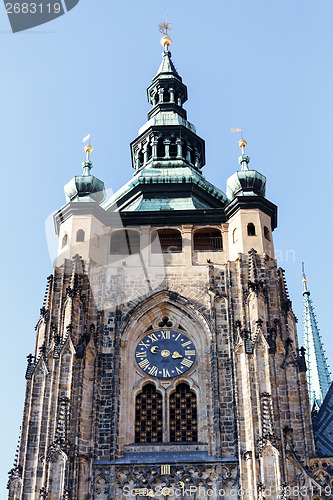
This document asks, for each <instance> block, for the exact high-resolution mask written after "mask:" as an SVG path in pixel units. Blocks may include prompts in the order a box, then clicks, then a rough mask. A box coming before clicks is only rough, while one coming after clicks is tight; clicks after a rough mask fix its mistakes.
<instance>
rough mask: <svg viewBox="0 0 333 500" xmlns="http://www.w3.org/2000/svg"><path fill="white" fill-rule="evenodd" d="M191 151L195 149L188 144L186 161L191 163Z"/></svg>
mask: <svg viewBox="0 0 333 500" xmlns="http://www.w3.org/2000/svg"><path fill="white" fill-rule="evenodd" d="M191 151H193V148H191V146H190V145H189V143H188V142H187V143H186V161H188V162H189V163H191Z"/></svg>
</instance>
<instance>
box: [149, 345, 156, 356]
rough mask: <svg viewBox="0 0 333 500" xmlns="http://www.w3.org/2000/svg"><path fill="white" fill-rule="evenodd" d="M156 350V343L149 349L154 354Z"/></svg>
mask: <svg viewBox="0 0 333 500" xmlns="http://www.w3.org/2000/svg"><path fill="white" fill-rule="evenodd" d="M157 351H158V345H154V346H153V347H152V348H151V349H150V352H152V353H153V354H156V353H157Z"/></svg>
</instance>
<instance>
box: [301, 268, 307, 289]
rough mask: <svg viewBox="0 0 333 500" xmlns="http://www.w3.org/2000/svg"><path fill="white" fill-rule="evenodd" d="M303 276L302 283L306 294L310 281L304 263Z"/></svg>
mask: <svg viewBox="0 0 333 500" xmlns="http://www.w3.org/2000/svg"><path fill="white" fill-rule="evenodd" d="M302 276H303V279H302V283H303V285H304V292H307V291H308V287H307V282H308V280H307V279H306V275H305V270H304V262H302Z"/></svg>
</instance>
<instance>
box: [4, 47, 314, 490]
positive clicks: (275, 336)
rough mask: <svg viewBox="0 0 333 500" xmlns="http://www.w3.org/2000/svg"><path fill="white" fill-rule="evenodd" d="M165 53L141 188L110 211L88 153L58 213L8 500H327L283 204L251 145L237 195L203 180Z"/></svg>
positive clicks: (119, 196)
mask: <svg viewBox="0 0 333 500" xmlns="http://www.w3.org/2000/svg"><path fill="white" fill-rule="evenodd" d="M162 42H163V43H162V44H163V46H164V52H163V59H162V63H161V66H160V68H159V70H158V72H157V74H156V76H155V77H154V78H153V80H152V84H151V85H150V86H149V87H148V90H147V95H148V101H149V103H150V104H151V106H152V107H151V111H150V112H149V113H148V121H147V123H146V124H145V125H143V127H142V128H141V129H140V130H139V134H138V137H137V138H136V139H135V140H134V141H133V142H132V144H131V154H132V164H133V168H134V175H133V178H132V179H131V180H130V181H129V182H128V183H127V184H126V185H125V186H124V187H123V188H122V189H120V190H119V191H118V192H117V193H115V194H114V195H113V196H112V197H111V199H109V200H108V201H107V202H106V203H105V204H104V205H101V204H102V203H103V201H104V196H105V191H104V184H103V182H102V181H100V180H98V179H97V178H95V177H94V176H92V175H91V173H90V170H91V167H92V163H91V161H90V153H91V151H92V148H91V147H90V146H87V147H86V151H87V158H86V161H85V162H84V163H83V174H82V175H81V176H76V177H74V178H73V179H72V180H71V181H70V182H69V183H68V184H67V185H66V186H65V193H66V197H67V204H66V205H65V206H64V207H62V208H61V209H60V210H59V211H58V213H57V214H56V215H55V228H56V232H57V234H58V236H59V250H58V258H57V262H56V265H55V267H54V272H53V274H52V275H51V276H50V277H49V278H48V282H47V289H46V294H45V299H44V304H43V307H42V309H41V314H40V319H39V321H38V323H37V326H36V346H35V352H34V355H30V356H29V357H28V367H27V372H26V379H27V386H26V395H25V406H24V415H23V423H22V430H21V438H20V443H19V448H18V454H17V457H16V459H15V464H14V467H13V469H12V470H11V472H10V478H9V482H8V488H9V496H8V498H9V499H11V500H37V499H38V500H40V499H47V500H65V499H66V500H74V499H75V500H120V499H125V498H130V499H134V498H152V497H154V498H155V497H156V498H157V497H161V498H167V499H169V500H171V499H195V498H196V499H199V498H216V499H217V498H225V499H229V498H241V495H243V496H242V498H248V499H259V498H265V499H277V498H285V499H287V498H319V497H320V492H319V493H318V495H317V496H316V495H314V494H312V492H313V491H317V490H318V488H320V487H321V485H320V483H319V482H318V481H317V480H316V479H315V476H314V474H315V472H316V470H317V469H318V468H319V465H318V463H319V461H318V459H316V460H317V462H316V464H317V465H315V466H311V463H312V462H311V458H312V457H314V456H315V449H314V441H313V432H312V425H311V418H310V407H309V397H308V391H307V382H306V366H305V360H304V353H303V352H301V353H300V351H299V346H298V340H297V333H296V320H295V316H294V314H293V312H292V309H291V302H290V299H289V297H288V291H287V287H286V283H285V279H284V274H283V270H282V269H278V268H277V265H276V261H275V259H274V246H273V236H272V232H273V230H274V229H275V227H276V224H277V208H276V206H275V205H273V204H272V203H271V202H270V201H268V200H267V199H266V198H265V186H266V178H265V177H264V176H263V175H262V174H260V173H259V172H257V171H256V170H251V169H249V161H250V159H249V157H248V156H247V155H246V154H245V146H246V142H245V141H244V140H241V141H240V146H241V148H242V154H241V156H240V159H239V161H240V165H241V167H240V170H239V171H237V172H236V173H235V174H234V175H233V176H232V177H230V178H229V179H228V181H227V195H225V194H224V193H223V192H222V191H221V190H219V189H217V188H216V187H215V186H213V185H212V184H210V183H209V182H208V181H207V180H206V179H205V177H204V176H203V174H202V170H203V167H204V165H205V143H204V140H203V139H202V138H200V137H199V136H198V135H197V133H196V129H195V127H194V125H192V124H191V123H190V122H189V121H187V114H186V111H185V109H184V104H185V102H186V100H187V87H186V86H185V85H184V83H183V82H182V78H181V77H180V76H179V74H178V72H177V71H176V69H175V66H174V64H173V62H172V60H171V53H170V51H169V45H170V43H171V40H170V39H169V38H168V37H164V38H163V39H162ZM311 467H312V469H311ZM314 467H315V469H316V470H315V469H314ZM240 488H242V491H243V493H241V490H240ZM292 488H294V489H293V490H292ZM300 488H303V491H306V495H304V494H303V496H300V493H299V491H300ZM316 488H317V490H315V489H316ZM318 491H319V490H318Z"/></svg>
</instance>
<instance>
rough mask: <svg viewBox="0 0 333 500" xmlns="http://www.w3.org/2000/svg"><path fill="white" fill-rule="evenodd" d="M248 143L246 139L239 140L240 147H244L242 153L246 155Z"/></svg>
mask: <svg viewBox="0 0 333 500" xmlns="http://www.w3.org/2000/svg"><path fill="white" fill-rule="evenodd" d="M246 145H247V142H246V140H245V139H241V140H240V141H238V146H239V147H240V148H242V154H243V155H244V154H245V149H244V148H245V146H246Z"/></svg>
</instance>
